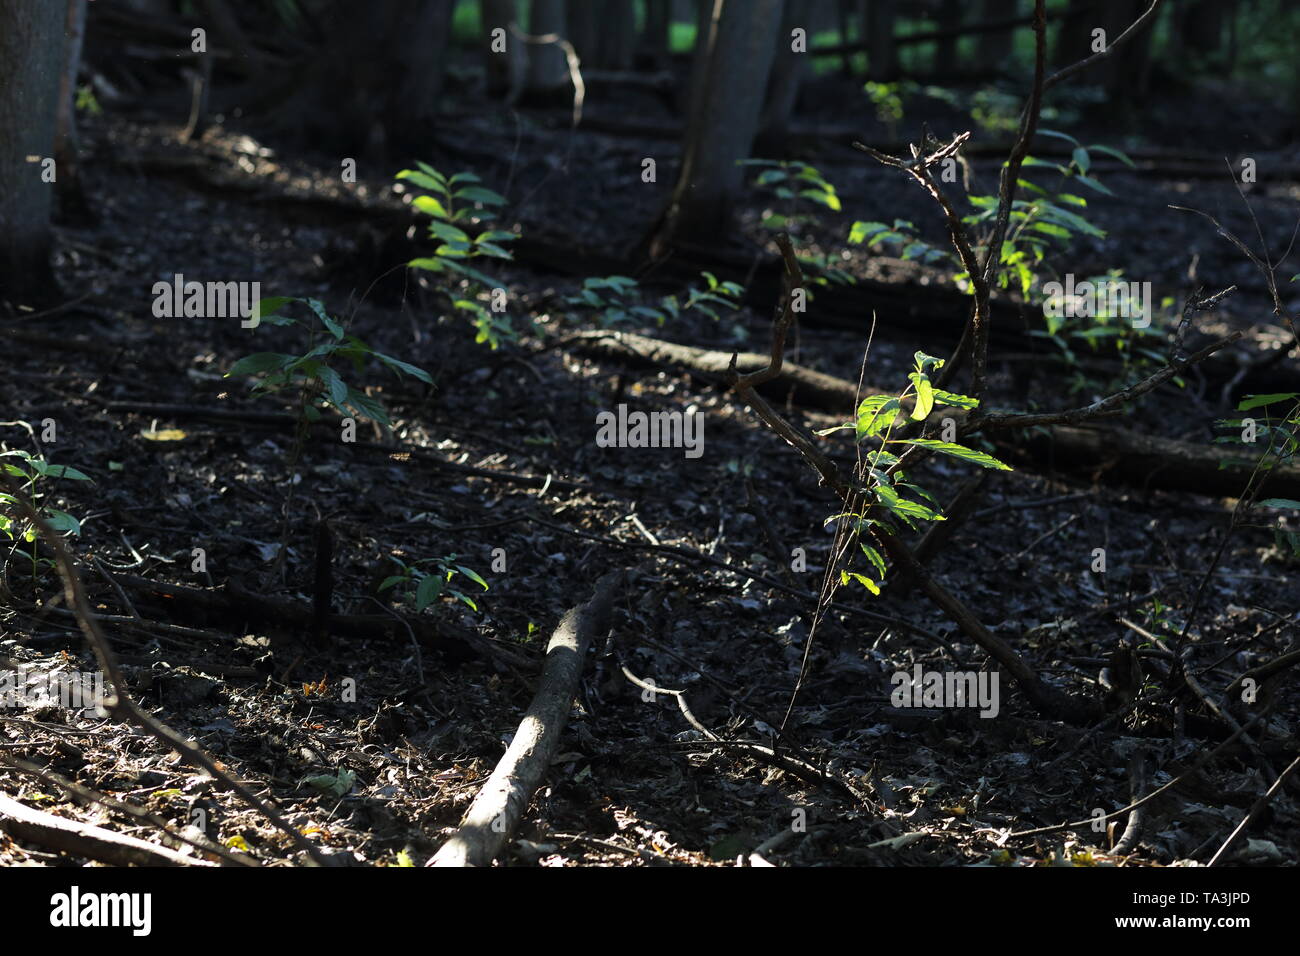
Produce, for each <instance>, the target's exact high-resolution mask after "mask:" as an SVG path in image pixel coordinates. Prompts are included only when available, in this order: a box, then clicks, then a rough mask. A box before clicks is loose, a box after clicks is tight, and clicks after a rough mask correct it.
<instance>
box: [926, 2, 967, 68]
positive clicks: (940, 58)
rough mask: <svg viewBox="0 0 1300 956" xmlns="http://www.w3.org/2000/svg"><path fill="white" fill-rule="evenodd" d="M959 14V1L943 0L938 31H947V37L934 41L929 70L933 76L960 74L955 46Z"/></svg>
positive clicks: (960, 8) (959, 64) (959, 25)
mask: <svg viewBox="0 0 1300 956" xmlns="http://www.w3.org/2000/svg"><path fill="white" fill-rule="evenodd" d="M961 13H962V2H961V0H943V2H942V3H941V4H940V5H939V29H940V30H944V31H947V35H946V36H944V37H943V38H942V39H940V40H938V41H936V42H935V45H934V63H933V64H932V65H931V70H932V71H933V72H934V75H935V76H943V75H945V74H952V75H956V74H959V73H961V62H960V58H959V47H958V45H957V41H958V39H959V37H958V36H957V30H958V29H959V28H960V27H961V21H962V16H961Z"/></svg>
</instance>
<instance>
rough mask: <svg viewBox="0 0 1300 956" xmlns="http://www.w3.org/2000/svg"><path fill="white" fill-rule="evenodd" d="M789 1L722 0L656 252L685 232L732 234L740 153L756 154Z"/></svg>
mask: <svg viewBox="0 0 1300 956" xmlns="http://www.w3.org/2000/svg"><path fill="white" fill-rule="evenodd" d="M782 7H783V0H715V2H714V7H713V15H712V17H711V18H710V24H709V30H708V34H707V36H706V37H703V38H701V44H700V46H699V48H698V49H697V51H696V56H697V57H699V58H700V62H699V70H698V72H699V76H698V83H697V84H696V86H697V89H696V91H695V96H694V99H693V102H692V104H691V118H690V122H689V123H688V124H687V133H686V142H685V143H684V145H683V149H682V167H681V171H680V173H679V174H678V178H677V184H676V186H675V188H674V189H673V196H672V200H671V201H670V203H669V206H668V209H667V211H666V213H665V215H664V217H663V219H662V221H661V222H660V223H659V224H658V227H659V228H658V229H657V230H656V235H655V237H654V240H653V241H652V242H651V253H652V254H655V253H656V252H658V251H662V250H663V249H665V248H666V247H667V246H670V245H672V244H673V243H674V242H676V241H678V240H686V241H690V242H707V241H711V240H713V241H716V240H718V239H720V238H722V237H723V236H724V235H725V234H726V232H727V227H728V225H729V219H730V211H731V203H732V201H733V199H734V198H735V195H736V193H737V192H738V191H739V189H740V184H741V177H742V168H741V167H740V166H738V165H736V161H737V160H740V159H745V158H747V157H748V155H749V150H750V146H751V144H752V143H753V141H754V134H755V132H756V131H757V129H758V118H759V112H760V110H761V109H762V106H763V93H764V91H765V90H766V87H767V77H768V72H769V70H770V69H771V66H772V56H773V53H774V51H775V49H776V35H777V32H778V30H779V29H780V26H781V11H782Z"/></svg>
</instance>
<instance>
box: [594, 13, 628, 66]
mask: <svg viewBox="0 0 1300 956" xmlns="http://www.w3.org/2000/svg"><path fill="white" fill-rule="evenodd" d="M597 35H598V36H599V38H600V59H599V65H600V68H601V69H602V70H628V69H631V68H632V53H633V51H634V50H635V49H636V4H635V3H633V0H605V2H604V3H603V4H601V6H600V20H599V21H598V23H597Z"/></svg>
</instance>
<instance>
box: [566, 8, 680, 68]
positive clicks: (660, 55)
mask: <svg viewBox="0 0 1300 956" xmlns="http://www.w3.org/2000/svg"><path fill="white" fill-rule="evenodd" d="M575 6H576V4H575ZM672 22H673V4H672V0H646V5H645V30H644V31H643V33H642V36H641V53H642V55H643V56H644V57H645V58H646V59H648V60H649V61H650V66H651V68H652V69H654V70H666V69H668V65H669V62H670V60H669V54H670V49H669V48H670V45H671V36H672Z"/></svg>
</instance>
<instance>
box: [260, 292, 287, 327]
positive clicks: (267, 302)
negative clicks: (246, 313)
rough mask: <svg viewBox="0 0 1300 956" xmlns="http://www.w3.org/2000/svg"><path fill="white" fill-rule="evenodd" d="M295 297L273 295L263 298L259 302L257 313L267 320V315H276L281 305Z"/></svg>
mask: <svg viewBox="0 0 1300 956" xmlns="http://www.w3.org/2000/svg"><path fill="white" fill-rule="evenodd" d="M292 301H293V299H291V298H289V296H287V295H273V296H268V297H267V298H265V299H261V300H259V301H258V303H257V314H258V315H259V316H260V317H261V318H262V319H263V321H265V319H266V317H267V316H270V315H274V314H275V313H276V312H277V311H279V309H280V307H281V306H282V305H284V304H285V303H287V302H292Z"/></svg>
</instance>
